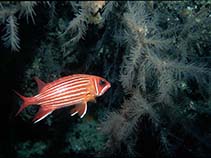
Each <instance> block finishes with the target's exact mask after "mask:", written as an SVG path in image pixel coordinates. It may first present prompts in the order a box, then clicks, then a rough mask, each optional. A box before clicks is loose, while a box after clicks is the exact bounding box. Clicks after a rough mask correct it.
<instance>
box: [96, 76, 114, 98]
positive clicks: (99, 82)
mask: <svg viewBox="0 0 211 158" xmlns="http://www.w3.org/2000/svg"><path fill="white" fill-rule="evenodd" d="M94 83H95V88H96V96H101V95H103V94H104V93H105V92H106V91H107V90H108V89H109V88H110V87H111V84H110V83H109V82H108V81H107V80H106V79H104V78H102V77H95V78H94Z"/></svg>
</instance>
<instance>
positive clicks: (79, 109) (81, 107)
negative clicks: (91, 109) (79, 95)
mask: <svg viewBox="0 0 211 158" xmlns="http://www.w3.org/2000/svg"><path fill="white" fill-rule="evenodd" d="M86 111H87V102H83V103H81V104H77V105H75V107H74V108H73V109H71V111H70V113H71V116H74V115H75V114H77V113H78V115H79V116H80V118H82V117H84V115H85V114H86Z"/></svg>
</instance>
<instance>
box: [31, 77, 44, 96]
mask: <svg viewBox="0 0 211 158" xmlns="http://www.w3.org/2000/svg"><path fill="white" fill-rule="evenodd" d="M34 80H35V81H36V83H37V86H38V92H40V91H41V89H42V88H43V87H44V86H45V85H46V83H45V82H43V81H42V80H41V79H39V78H38V77H34Z"/></svg>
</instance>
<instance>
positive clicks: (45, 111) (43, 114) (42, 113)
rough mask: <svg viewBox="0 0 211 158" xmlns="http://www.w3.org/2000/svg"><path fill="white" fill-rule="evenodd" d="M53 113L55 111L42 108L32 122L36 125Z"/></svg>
mask: <svg viewBox="0 0 211 158" xmlns="http://www.w3.org/2000/svg"><path fill="white" fill-rule="evenodd" d="M53 111H54V109H49V108H44V107H42V106H41V107H40V109H39V111H38V112H37V113H36V115H35V117H34V118H33V120H32V121H33V122H34V124H35V123H37V122H39V121H41V120H42V119H44V118H45V117H47V116H48V115H50V114H51V113H52V112H53Z"/></svg>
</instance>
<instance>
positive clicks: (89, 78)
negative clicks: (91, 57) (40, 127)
mask: <svg viewBox="0 0 211 158" xmlns="http://www.w3.org/2000/svg"><path fill="white" fill-rule="evenodd" d="M34 79H35V81H36V82H37V85H38V90H39V93H38V94H37V95H35V96H33V97H25V96H22V95H21V94H19V93H18V92H16V91H15V93H16V94H17V95H18V96H19V97H20V98H21V99H22V100H23V104H22V106H21V107H20V109H19V110H18V112H17V114H16V115H18V114H19V113H20V112H21V111H22V110H23V109H24V108H26V107H28V106H29V105H34V104H36V105H40V108H39V111H38V112H37V114H36V115H35V117H34V118H33V122H34V123H37V122H39V121H40V120H42V119H44V118H45V117H46V116H48V115H49V114H51V113H52V112H53V111H54V110H56V109H59V108H63V107H67V106H74V107H73V108H72V109H71V111H70V113H71V116H73V115H75V114H79V116H80V117H81V118H82V117H83V116H84V115H85V114H86V111H87V102H88V101H94V102H95V98H96V97H98V96H101V95H103V94H104V93H105V92H106V91H107V90H108V89H109V88H110V87H111V85H110V83H109V82H108V81H106V80H105V79H104V78H102V77H99V76H94V75H86V74H74V75H69V76H65V77H61V78H59V79H57V80H55V81H53V82H50V83H47V84H46V83H45V82H43V81H41V80H40V79H39V78H37V77H35V78H34Z"/></svg>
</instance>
